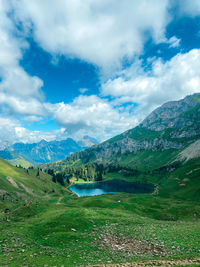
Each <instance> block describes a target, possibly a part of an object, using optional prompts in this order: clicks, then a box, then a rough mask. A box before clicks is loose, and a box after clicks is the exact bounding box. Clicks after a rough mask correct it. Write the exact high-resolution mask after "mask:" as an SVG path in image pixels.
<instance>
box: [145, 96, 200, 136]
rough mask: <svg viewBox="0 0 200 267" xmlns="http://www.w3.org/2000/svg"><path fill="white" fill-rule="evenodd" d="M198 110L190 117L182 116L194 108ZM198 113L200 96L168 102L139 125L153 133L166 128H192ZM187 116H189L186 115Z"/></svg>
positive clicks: (199, 110)
mask: <svg viewBox="0 0 200 267" xmlns="http://www.w3.org/2000/svg"><path fill="white" fill-rule="evenodd" d="M197 106H198V109H197V110H196V111H195V112H194V114H191V116H184V115H185V113H187V112H188V111H189V110H192V109H193V108H194V107H197ZM198 112H199V113H200V94H194V95H192V96H187V97H185V98H184V99H181V100H179V101H172V102H168V103H166V104H164V105H162V106H161V107H159V108H157V109H156V110H154V111H153V112H152V113H151V114H150V115H149V116H148V117H147V118H146V119H145V120H144V121H143V122H142V123H141V124H140V126H141V127H144V128H148V129H150V130H154V131H162V130H164V129H166V128H184V127H187V126H189V127H190V126H192V125H193V123H194V118H195V117H196V115H198V114H197V113H198ZM188 115H189V114H188Z"/></svg>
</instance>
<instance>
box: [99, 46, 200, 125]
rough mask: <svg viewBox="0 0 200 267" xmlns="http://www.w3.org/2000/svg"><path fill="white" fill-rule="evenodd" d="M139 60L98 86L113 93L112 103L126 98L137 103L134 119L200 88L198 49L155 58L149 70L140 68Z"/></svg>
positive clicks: (103, 91)
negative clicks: (164, 58)
mask: <svg viewBox="0 0 200 267" xmlns="http://www.w3.org/2000/svg"><path fill="white" fill-rule="evenodd" d="M140 64H141V63H140V62H137V63H135V64H134V65H132V66H131V67H130V68H129V69H126V70H125V71H123V72H122V73H121V75H120V77H118V78H115V79H110V80H108V81H107V82H106V83H104V84H103V85H102V88H101V91H102V95H104V96H112V97H114V99H115V100H114V103H115V104H117V103H125V102H129V101H130V102H134V103H137V104H139V107H138V108H137V109H136V111H137V114H136V115H137V118H138V120H141V119H142V118H144V116H146V115H148V113H149V112H150V111H152V110H153V109H154V108H156V107H158V106H159V105H161V104H163V103H164V102H167V101H169V100H177V99H180V98H182V97H184V96H186V95H188V94H192V93H196V92H199V91H200V50H198V49H194V50H191V51H190V52H188V53H186V54H178V55H176V56H175V57H173V58H172V59H171V60H169V61H168V62H162V61H161V59H157V60H155V61H153V63H152V70H151V71H149V72H144V71H143V69H142V67H141V65H140ZM136 111H135V112H136Z"/></svg>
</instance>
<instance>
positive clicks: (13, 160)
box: [0, 149, 35, 168]
mask: <svg viewBox="0 0 200 267" xmlns="http://www.w3.org/2000/svg"><path fill="white" fill-rule="evenodd" d="M0 157H1V158H3V159H5V160H6V161H8V162H9V163H10V164H12V165H13V166H22V167H24V168H28V167H30V166H34V165H35V163H34V162H33V161H32V160H27V159H25V158H24V157H22V156H21V155H19V154H17V153H15V152H13V151H10V150H7V149H5V150H0Z"/></svg>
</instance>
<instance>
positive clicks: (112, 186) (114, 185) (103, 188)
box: [69, 180, 155, 197]
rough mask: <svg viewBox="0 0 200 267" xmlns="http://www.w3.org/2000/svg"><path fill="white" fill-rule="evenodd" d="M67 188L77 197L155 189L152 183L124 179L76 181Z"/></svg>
mask: <svg viewBox="0 0 200 267" xmlns="http://www.w3.org/2000/svg"><path fill="white" fill-rule="evenodd" d="M69 189H70V190H71V191H72V192H73V193H75V194H76V195H77V196H78V197H83V196H97V195H103V194H115V193H119V192H124V193H133V194H149V193H152V192H153V191H154V189H155V186H154V185H153V184H145V183H140V182H127V181H124V180H108V181H103V182H94V183H76V184H74V185H71V186H70V187H69Z"/></svg>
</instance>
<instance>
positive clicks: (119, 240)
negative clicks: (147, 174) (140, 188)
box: [0, 159, 200, 266]
mask: <svg viewBox="0 0 200 267" xmlns="http://www.w3.org/2000/svg"><path fill="white" fill-rule="evenodd" d="M188 164H189V162H188ZM192 164H193V172H192V173H190V171H189V169H188V168H189V166H191V163H190V164H189V165H187V163H186V165H184V166H182V167H183V168H185V169H184V170H183V171H184V173H187V178H188V179H190V181H187V186H186V187H185V189H186V190H185V189H184V190H185V191H183V192H182V193H181V191H180V192H179V194H177V195H176V194H174V195H173V194H171V192H172V191H173V190H174V188H175V189H176V187H173V188H171V183H169V184H168V183H167V181H168V180H170V179H171V178H170V177H171V175H172V174H173V175H174V173H173V172H171V174H169V177H168V180H166V185H165V189H167V193H169V194H166V191H165V192H162V188H160V190H161V191H160V193H158V192H157V193H156V192H155V194H149V195H148V194H143V195H137V194H127V193H118V194H115V195H112V194H110V195H102V196H96V197H82V198H77V197H76V196H74V195H73V194H72V193H71V192H70V191H68V190H67V189H66V188H64V187H61V186H60V185H59V184H55V183H53V182H52V181H51V177H50V176H49V175H47V174H44V173H42V172H40V177H36V171H35V170H29V174H28V173H27V171H26V170H24V169H22V168H15V167H13V166H11V165H10V164H8V163H7V162H6V161H4V160H2V159H0V185H1V191H0V192H1V200H0V222H1V223H0V233H1V234H0V265H1V266H24V265H26V266H44V265H45V264H48V266H62V265H64V266H88V265H89V266H92V265H97V264H100V263H104V264H108V263H123V262H133V261H134V262H136V263H137V262H138V264H142V263H143V264H146V265H147V266H151V265H155V264H157V265H159V266H164V263H165V262H166V260H167V262H170V263H171V265H175V264H176V266H178V265H179V264H180V265H181V264H182V263H183V262H188V263H189V262H190V263H192V262H193V263H197V262H198V261H199V259H198V256H199V250H200V242H199V240H200V206H199V198H198V190H197V183H195V179H196V180H197V179H198V178H199V169H198V166H199V165H198V161H193V163H192ZM187 166H188V167H187ZM182 167H181V168H182ZM196 169H197V170H196ZM176 172H177V173H176ZM181 173H182V172H181ZM181 173H179V171H178V170H175V174H176V176H177V177H178V178H179V179H180V180H179V181H178V183H182V180H181V179H182V178H183V177H182V174H181ZM109 175H114V173H111V174H109ZM109 175H108V176H109ZM116 175H121V178H122V174H120V173H116ZM159 177H160V174H159V175H158V174H155V175H152V181H153V182H156V183H157V182H158V181H159ZM10 178H12V180H10ZM109 178H112V177H107V179H109ZM184 178H185V176H184ZM124 179H130V177H126V178H125V177H124ZM132 179H135V178H134V177H132ZM9 180H10V181H11V182H10V181H9ZM15 183H16V185H17V186H18V188H16V187H15V186H16V185H15V186H14V185H13V184H15ZM176 183H177V181H176ZM185 183H186V181H185ZM189 183H191V185H192V186H188V185H189ZM22 185H23V186H22ZM176 186H179V185H176ZM24 188H26V190H25V189H24ZM170 188H171V189H170ZM187 189H188V191H187ZM27 190H28V192H27ZM170 190H171V191H170ZM190 190H191V191H190ZM3 192H4V193H5V192H7V193H6V195H5V194H4V197H3ZM30 192H31V193H30ZM176 192H177V191H176ZM191 192H192V194H193V196H194V194H195V195H196V196H197V197H196V199H195V198H193V200H187V199H185V197H184V195H185V194H188V195H190V196H191ZM6 208H8V209H9V212H8V213H5V209H6ZM189 260H190V261H189ZM199 263H200V262H199ZM138 266H139V265H138Z"/></svg>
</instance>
